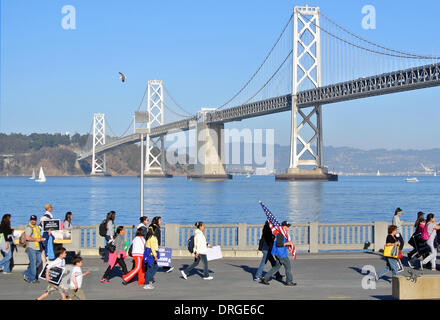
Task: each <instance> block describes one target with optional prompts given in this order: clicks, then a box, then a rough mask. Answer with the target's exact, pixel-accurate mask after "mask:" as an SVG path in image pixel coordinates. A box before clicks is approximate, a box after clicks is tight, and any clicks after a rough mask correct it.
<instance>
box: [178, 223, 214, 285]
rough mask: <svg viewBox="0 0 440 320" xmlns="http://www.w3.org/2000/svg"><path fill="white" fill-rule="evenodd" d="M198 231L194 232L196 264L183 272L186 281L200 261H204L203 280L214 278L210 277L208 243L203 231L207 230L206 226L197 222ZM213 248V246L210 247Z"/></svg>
mask: <svg viewBox="0 0 440 320" xmlns="http://www.w3.org/2000/svg"><path fill="white" fill-rule="evenodd" d="M195 226H196V228H197V229H196V230H195V231H194V248H193V253H194V254H195V258H194V262H193V264H192V265H190V266H189V267H187V268H186V269H185V270H181V271H180V272H181V274H182V277H183V278H184V279H185V280H186V279H188V275H189V273H190V272H191V270H192V269H194V268H195V267H196V266H197V265H198V264H199V263H200V260H202V261H203V280H212V279H214V277H212V276H210V275H209V273H208V257H207V254H208V243H207V242H206V238H205V235H204V234H203V230H205V224H204V223H203V222H200V221H199V222H196V224H195ZM209 247H210V248H212V246H209Z"/></svg>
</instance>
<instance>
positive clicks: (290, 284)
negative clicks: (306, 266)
mask: <svg viewBox="0 0 440 320" xmlns="http://www.w3.org/2000/svg"><path fill="white" fill-rule="evenodd" d="M285 286H288V287H294V286H296V282H287V283H286V284H285Z"/></svg>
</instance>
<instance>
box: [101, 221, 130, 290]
mask: <svg viewBox="0 0 440 320" xmlns="http://www.w3.org/2000/svg"><path fill="white" fill-rule="evenodd" d="M124 235H125V228H124V226H119V227H118V228H117V229H116V233H115V234H114V236H113V238H114V240H113V241H114V245H115V251H113V252H109V256H108V268H107V270H106V271H105V273H104V275H103V276H102V279H101V282H102V283H107V284H108V283H110V274H111V272H112V270H113V268H114V267H115V265H116V264H119V266H120V267H121V269H122V275H125V274H127V273H128V270H127V266H126V265H125V260H124V259H125V258H126V257H127V253H126V252H125V242H124Z"/></svg>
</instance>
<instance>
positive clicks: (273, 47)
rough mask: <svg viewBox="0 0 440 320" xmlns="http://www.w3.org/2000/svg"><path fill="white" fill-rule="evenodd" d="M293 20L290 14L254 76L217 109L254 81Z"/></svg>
mask: <svg viewBox="0 0 440 320" xmlns="http://www.w3.org/2000/svg"><path fill="white" fill-rule="evenodd" d="M292 20H293V14H292V15H291V16H290V18H289V20H288V21H287V23H286V25H285V26H284V28H283V30H282V31H281V34H280V35H279V36H278V38H277V40H276V41H275V44H274V45H273V46H272V48H271V49H270V51H269V53H268V54H267V55H266V57H265V58H264V60H263V62H262V63H261V64H260V66H259V67H258V69H257V70H256V71H255V72H254V73H253V74H252V76H251V77H250V78H249V80H248V81H247V82H246V83H245V84H244V85H243V86H242V87H241V89H240V90H238V91H237V93H235V94H234V95H233V96H232V97H231V98H230V99H229V100H227V101H226V102H225V103H223V104H222V105H221V106H220V107H218V108H216V110H219V109H222V108H223V107H225V106H226V105H228V104H229V103H230V102H231V101H233V100H234V99H235V98H237V97H238V96H239V95H240V94H241V93H242V92H243V91H244V90H245V89H246V88H247V87H248V86H249V84H250V83H251V82H252V80H254V78H255V77H256V76H257V74H258V73H259V72H260V70H261V69H262V68H263V66H264V65H265V64H266V62H267V61H268V59H269V57H270V56H271V55H272V53H273V52H274V50H275V48H276V47H277V45H278V43H279V42H280V40H281V38H282V37H283V35H284V33H285V32H286V30H287V27H288V26H289V25H290V23H291V22H292Z"/></svg>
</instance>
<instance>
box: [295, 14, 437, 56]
mask: <svg viewBox="0 0 440 320" xmlns="http://www.w3.org/2000/svg"><path fill="white" fill-rule="evenodd" d="M319 14H320V16H322V17H323V18H324V19H326V20H327V21H329V22H330V23H332V24H333V25H335V26H336V27H337V28H339V29H341V30H342V31H344V32H346V33H348V34H349V35H351V36H352V37H355V38H356V39H358V40H361V41H363V42H366V43H368V44H370V45H372V46H375V47H377V48H380V49H383V50H386V51H390V52H394V53H396V54H399V57H401V56H405V57H406V58H414V59H423V60H440V57H436V56H422V55H418V54H413V53H408V52H404V51H400V50H395V49H390V48H387V47H384V46H382V45H380V44H377V43H375V42H372V41H369V40H367V39H364V38H362V37H360V36H358V35H357V34H355V33H353V32H351V31H349V30H347V29H345V28H344V27H342V26H341V25H339V24H338V23H336V22H335V21H333V20H332V19H330V18H329V17H327V16H326V15H325V14H323V13H322V12H320V13H319ZM301 15H302V14H301ZM302 16H303V15H302ZM303 17H304V16H303ZM306 19H307V18H306ZM315 26H316V25H315ZM320 29H321V30H323V29H322V28H321V27H320ZM323 31H324V32H326V31H325V30H323Z"/></svg>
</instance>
